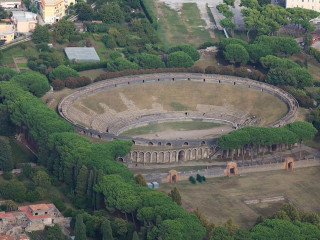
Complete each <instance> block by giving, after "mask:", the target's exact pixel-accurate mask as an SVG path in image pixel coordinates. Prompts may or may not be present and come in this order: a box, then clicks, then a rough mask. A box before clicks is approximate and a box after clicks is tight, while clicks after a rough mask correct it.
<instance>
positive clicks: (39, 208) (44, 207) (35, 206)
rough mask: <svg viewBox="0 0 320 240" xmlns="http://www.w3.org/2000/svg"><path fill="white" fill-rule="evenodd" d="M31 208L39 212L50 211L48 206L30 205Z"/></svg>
mask: <svg viewBox="0 0 320 240" xmlns="http://www.w3.org/2000/svg"><path fill="white" fill-rule="evenodd" d="M29 208H31V210H32V211H37V210H47V209H49V206H48V205H47V204H44V203H42V204H34V205H29Z"/></svg>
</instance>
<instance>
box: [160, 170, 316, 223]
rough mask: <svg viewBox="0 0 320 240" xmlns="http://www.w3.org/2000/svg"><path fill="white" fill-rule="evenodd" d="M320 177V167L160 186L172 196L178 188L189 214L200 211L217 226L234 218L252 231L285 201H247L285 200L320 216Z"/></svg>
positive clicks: (161, 189)
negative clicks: (269, 198)
mask: <svg viewBox="0 0 320 240" xmlns="http://www.w3.org/2000/svg"><path fill="white" fill-rule="evenodd" d="M319 174H320V168H319V167H313V168H300V169H294V171H293V172H290V171H284V170H279V171H270V172H261V173H252V174H247V175H243V176H235V177H231V178H228V177H221V178H213V179H207V182H205V183H202V184H199V183H197V184H196V185H192V184H191V183H189V182H188V181H182V182H178V183H174V184H169V183H165V184H161V185H160V188H159V191H163V192H165V193H168V192H169V191H170V190H171V189H172V188H173V187H174V186H176V187H177V188H178V189H179V191H180V193H181V195H182V203H183V207H184V208H185V209H186V210H187V211H192V210H194V209H195V208H197V207H199V208H200V210H201V211H202V212H204V213H205V214H206V216H207V217H208V218H209V219H210V220H212V221H213V222H214V223H215V224H221V223H223V222H225V221H226V220H227V219H228V218H232V219H233V220H234V221H235V223H237V224H239V225H240V226H243V227H247V228H248V227H250V226H252V225H253V224H254V223H255V221H256V218H257V217H258V216H259V215H263V216H269V215H272V214H273V213H274V212H275V211H277V209H279V208H280V207H281V205H282V204H284V201H280V202H275V203H263V204H261V203H258V204H252V205H246V204H244V201H245V200H252V199H263V198H268V197H276V196H285V197H286V198H288V199H289V200H290V201H292V202H293V203H295V205H296V206H297V207H298V208H301V209H303V210H305V211H315V212H317V213H318V214H320V189H319V186H318V182H319Z"/></svg>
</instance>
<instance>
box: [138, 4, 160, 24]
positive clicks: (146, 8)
mask: <svg viewBox="0 0 320 240" xmlns="http://www.w3.org/2000/svg"><path fill="white" fill-rule="evenodd" d="M147 1H149V0H140V4H141V7H142V9H143V11H144V13H145V14H146V16H147V18H148V20H149V21H150V22H151V23H152V26H153V27H154V28H155V29H157V28H158V21H157V17H156V16H155V14H154V12H153V11H152V9H151V8H150V7H149V6H148V4H147V3H146V2H147Z"/></svg>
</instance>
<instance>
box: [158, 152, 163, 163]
mask: <svg viewBox="0 0 320 240" xmlns="http://www.w3.org/2000/svg"><path fill="white" fill-rule="evenodd" d="M163 161H164V153H163V152H160V153H159V161H158V162H160V163H163Z"/></svg>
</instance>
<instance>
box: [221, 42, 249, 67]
mask: <svg viewBox="0 0 320 240" xmlns="http://www.w3.org/2000/svg"><path fill="white" fill-rule="evenodd" d="M223 55H224V57H225V59H227V60H228V61H229V62H230V63H233V64H234V63H239V64H241V65H245V64H246V63H247V62H248V61H249V54H248V52H247V50H246V49H245V48H244V47H243V46H242V45H240V44H229V45H227V46H226V49H225V51H223Z"/></svg>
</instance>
